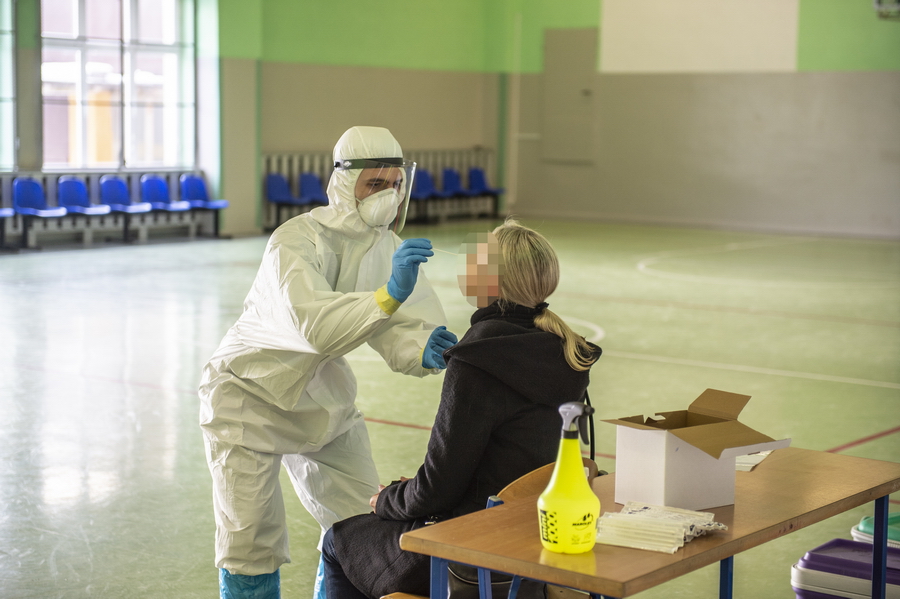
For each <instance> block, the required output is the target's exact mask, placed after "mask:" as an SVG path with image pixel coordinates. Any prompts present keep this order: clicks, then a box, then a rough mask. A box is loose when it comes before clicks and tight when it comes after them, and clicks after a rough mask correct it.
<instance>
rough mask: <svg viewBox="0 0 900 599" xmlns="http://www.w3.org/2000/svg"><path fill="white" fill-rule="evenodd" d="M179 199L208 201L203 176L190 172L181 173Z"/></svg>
mask: <svg viewBox="0 0 900 599" xmlns="http://www.w3.org/2000/svg"><path fill="white" fill-rule="evenodd" d="M181 199H182V200H202V201H204V202H208V201H209V194H208V193H207V192H206V182H204V181H203V177H198V176H197V175H192V174H190V173H185V174H183V175H181Z"/></svg>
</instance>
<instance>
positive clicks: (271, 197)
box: [266, 173, 309, 227]
mask: <svg viewBox="0 0 900 599" xmlns="http://www.w3.org/2000/svg"><path fill="white" fill-rule="evenodd" d="M266 200H268V201H269V202H270V203H272V204H275V206H276V213H275V220H276V221H277V222H276V223H275V226H276V227H277V226H278V225H280V224H281V223H283V222H284V219H283V218H282V217H281V212H282V210H290V208H291V206H307V205H309V202H304V201H303V200H302V199H300V198H298V197H295V196H294V194H292V193H291V188H290V187H289V186H288V182H287V179H285V178H284V175H282V174H281V173H269V174H268V175H266Z"/></svg>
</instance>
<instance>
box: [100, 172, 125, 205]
mask: <svg viewBox="0 0 900 599" xmlns="http://www.w3.org/2000/svg"><path fill="white" fill-rule="evenodd" d="M100 202H101V203H102V204H110V205H116V206H118V205H121V204H125V205H128V204H131V195H130V194H129V193H128V183H126V182H125V180H124V179H121V178H119V177H117V176H115V175H103V176H102V177H100Z"/></svg>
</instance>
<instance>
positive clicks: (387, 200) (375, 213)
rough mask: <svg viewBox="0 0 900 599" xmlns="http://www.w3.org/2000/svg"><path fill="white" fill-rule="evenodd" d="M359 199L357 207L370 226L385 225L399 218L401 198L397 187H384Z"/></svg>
mask: <svg viewBox="0 0 900 599" xmlns="http://www.w3.org/2000/svg"><path fill="white" fill-rule="evenodd" d="M357 201H358V202H359V203H358V204H357V206H356V209H357V211H358V212H359V217H360V218H361V219H362V221H363V222H364V223H366V224H367V225H369V226H370V227H384V226H387V225H389V224H391V223H392V222H393V221H394V220H395V219H396V218H397V211H398V210H399V208H400V202H401V198H400V193H399V192H398V191H397V190H396V189H383V190H381V191H379V192H378V193H373V194H372V195H370V196H369V197H367V198H366V199H364V200H357Z"/></svg>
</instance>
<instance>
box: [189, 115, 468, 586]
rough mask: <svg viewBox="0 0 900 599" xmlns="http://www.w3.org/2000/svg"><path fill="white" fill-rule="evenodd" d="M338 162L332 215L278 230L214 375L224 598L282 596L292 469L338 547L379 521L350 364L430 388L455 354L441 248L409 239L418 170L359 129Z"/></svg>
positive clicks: (214, 467)
mask: <svg viewBox="0 0 900 599" xmlns="http://www.w3.org/2000/svg"><path fill="white" fill-rule="evenodd" d="M334 161H335V170H334V173H333V174H332V176H331V179H330V181H329V183H328V190H327V193H328V198H329V205H328V206H323V207H319V208H315V209H313V210H312V211H310V212H308V213H306V214H302V215H300V216H298V217H295V218H293V219H291V220H289V221H287V222H286V223H284V224H283V225H281V226H280V227H278V229H276V230H275V232H274V233H273V234H272V236H271V238H270V239H269V242H268V244H267V245H266V249H265V254H264V255H263V258H262V263H261V265H260V267H259V271H258V273H257V275H256V279H255V281H254V282H253V286H252V288H251V289H250V292H249V294H248V295H247V298H246V300H245V301H244V311H243V314H242V315H241V316H240V318H239V319H238V321H237V322H236V323H235V324H234V326H232V327H231V329H230V330H229V331H228V332H227V334H226V335H225V337H224V339H223V340H222V342H221V344H220V345H219V348H218V349H217V350H216V352H215V354H214V355H213V356H212V358H211V359H210V360H209V363H207V364H206V366H205V367H204V368H203V374H202V380H201V383H200V399H201V408H200V426H201V427H202V430H203V435H204V440H205V443H206V454H207V459H208V461H209V468H210V472H211V473H212V479H213V506H214V511H215V517H216V567H218V568H219V569H220V570H219V572H220V575H219V586H220V593H221V596H222V597H223V598H224V599H238V598H242V599H247V598H252V599H258V598H266V599H268V598H270V597H273V598H277V597H279V596H280V590H279V588H280V583H279V580H280V579H279V567H280V566H281V565H282V564H284V563H288V562H290V555H289V549H288V535H287V528H286V525H285V511H284V503H283V499H282V495H281V489H280V486H279V482H278V474H279V470H280V466H281V465H282V464H283V465H284V466H285V468H286V470H287V472H288V474H289V477H290V480H291V482H292V484H293V486H294V489H295V490H296V492H297V495H298V496H299V498H300V500H301V502H302V503H303V505H304V507H305V508H306V509H307V510H308V511H309V513H310V514H312V516H313V517H314V518H315V519H316V521H317V522H318V523H319V525H320V526H321V527H322V531H323V534H324V531H326V530H328V529H329V528H330V527H331V525H332V524H333V523H335V522H337V521H339V520H343V519H345V518H349V517H350V516H354V515H356V514H362V513H366V512H368V511H370V509H371V508H370V507H369V498H370V497H371V496H372V495H373V494H375V493H377V492H378V483H379V479H378V475H377V472H376V469H375V464H374V462H373V460H372V456H371V450H370V445H369V438H368V433H367V432H366V426H365V422H364V420H363V417H362V414H360V412H359V411H358V410H357V409H356V407H355V404H354V401H355V397H356V379H355V378H354V376H353V372H352V371H351V369H350V365H349V364H348V362H347V360H346V359H345V358H344V357H343V356H344V355H345V354H347V353H348V352H350V351H351V350H353V349H354V348H356V347H359V346H360V345H362V344H363V343H368V344H369V345H370V346H371V347H372V348H374V349H375V350H376V351H377V352H378V353H379V354H381V356H382V357H383V358H384V360H385V361H386V362H387V364H388V365H389V366H390V368H391V369H392V370H394V371H395V372H402V373H404V374H411V375H414V376H419V377H422V376H425V375H427V374H430V373H438V372H440V371H441V369H443V368H445V367H446V364H445V363H444V360H443V358H442V356H441V354H442V353H443V351H444V350H445V349H447V348H449V347H451V346H452V345H453V344H455V343H456V336H455V335H453V333H451V332H449V331H447V330H446V328H445V327H444V326H443V325H444V323H445V320H446V319H445V316H444V313H443V310H442V308H441V305H440V303H439V301H438V298H437V296H436V295H435V293H434V290H433V289H432V287H431V285H430V284H429V283H428V280H427V279H426V277H425V275H424V273H423V272H421V271H420V270H419V265H420V264H421V263H423V262H426V261H427V260H428V257H429V256H432V255H433V252H432V250H431V243H430V242H429V241H428V240H427V239H408V240H406V241H404V242H402V243H401V241H400V238H399V237H398V236H397V234H396V233H397V232H399V231H400V229H401V228H402V226H403V222H404V220H405V217H406V207H407V205H408V201H409V192H410V188H411V185H412V180H413V176H414V170H415V164H414V163H410V162H407V161H404V160H403V153H402V149H401V148H400V145H399V144H398V143H397V141H396V140H395V139H394V137H393V136H392V135H391V133H390V132H389V131H388V130H387V129H382V128H378V127H353V128H351V129H349V130H348V131H347V132H346V133H344V135H343V136H342V137H341V138H340V140H339V141H338V143H337V145H336V146H335V148H334Z"/></svg>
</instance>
